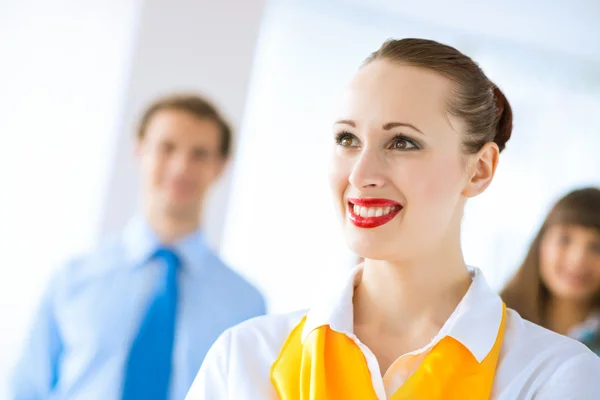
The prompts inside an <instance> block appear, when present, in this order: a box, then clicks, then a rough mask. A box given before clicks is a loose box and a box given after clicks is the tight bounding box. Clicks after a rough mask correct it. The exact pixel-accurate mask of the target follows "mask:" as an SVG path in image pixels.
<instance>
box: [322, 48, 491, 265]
mask: <svg viewBox="0 0 600 400" xmlns="http://www.w3.org/2000/svg"><path fill="white" fill-rule="evenodd" d="M451 91H452V85H451V82H450V81H449V80H448V79H446V78H444V77H443V76H441V75H440V74H437V73H435V72H433V71H430V70H427V69H424V68H418V67H412V66H406V65H402V64H398V63H392V62H389V61H381V60H380V61H375V62H373V63H371V64H368V65H367V66H365V67H364V68H362V69H361V70H360V72H359V73H358V74H357V76H356V77H355V78H354V80H353V81H352V83H351V85H350V87H349V90H348V91H347V93H346V96H345V99H344V101H343V102H342V109H341V111H340V114H339V117H338V118H337V120H336V122H335V124H334V126H333V140H334V142H335V150H334V155H333V165H332V173H331V176H330V182H331V186H332V189H333V193H334V195H335V199H336V203H337V208H338V211H339V213H340V214H341V217H342V221H343V222H342V223H343V228H344V231H345V235H346V238H347V241H348V244H349V246H350V247H351V249H352V250H353V251H354V252H356V253H357V254H359V255H361V256H363V257H366V258H371V259H379V260H402V259H406V258H410V257H414V256H415V255H416V254H417V253H419V252H427V251H431V250H439V245H440V242H441V241H442V239H444V238H447V237H448V235H454V236H455V237H458V234H459V230H460V219H461V216H462V209H463V205H464V196H470V195H475V194H477V193H479V192H480V191H482V190H483V189H484V188H485V187H486V186H487V184H488V183H489V181H490V180H491V177H492V175H493V172H494V169H495V165H496V163H497V154H498V152H497V147H494V146H495V145H493V146H488V145H486V146H485V148H484V149H482V151H480V153H478V154H475V155H472V156H468V157H467V156H466V155H464V153H463V152H462V150H461V141H462V137H461V135H462V133H461V132H463V129H464V126H463V122H462V121H461V120H460V119H458V118H455V117H453V116H451V115H450V114H449V113H447V112H446V106H447V100H448V96H449V95H450V94H451ZM490 148H491V150H490ZM482 160H483V161H482ZM486 160H487V161H489V162H488V163H487V164H486V162H487V161H486ZM486 165H487V167H488V168H487V169H486ZM486 171H487V172H486ZM467 192H468V193H467Z"/></svg>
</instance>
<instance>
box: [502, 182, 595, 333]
mask: <svg viewBox="0 0 600 400" xmlns="http://www.w3.org/2000/svg"><path fill="white" fill-rule="evenodd" d="M554 225H576V226H582V227H586V228H593V229H596V231H598V233H600V189H598V188H593V187H589V188H584V189H579V190H575V191H573V192H570V193H569V194H567V195H566V196H564V197H562V198H561V199H560V200H558V202H557V203H556V204H555V205H554V207H552V209H551V210H550V212H549V213H548V215H547V216H546V220H545V221H544V223H543V224H542V226H541V228H540V230H539V232H538V234H537V235H536V236H535V239H533V242H532V244H531V247H530V248H529V251H528V252H527V255H526V256H525V260H524V261H523V264H521V267H520V268H519V269H518V270H517V273H516V274H515V276H514V277H513V278H512V280H511V281H510V282H509V283H508V285H507V286H506V287H505V289H504V290H503V291H502V293H501V296H502V299H503V300H504V302H505V303H506V305H507V307H510V308H512V309H514V310H516V311H517V312H518V313H519V314H521V316H522V317H523V318H525V319H527V320H529V321H532V322H534V323H536V324H540V325H544V313H545V308H546V304H547V302H548V300H549V298H550V292H549V291H548V288H547V287H546V286H545V285H544V283H543V281H542V279H541V277H540V244H541V241H542V239H543V237H544V234H545V233H546V232H547V231H548V228H550V227H551V226H554ZM596 305H597V306H598V307H600V296H599V297H598V298H597V304H596Z"/></svg>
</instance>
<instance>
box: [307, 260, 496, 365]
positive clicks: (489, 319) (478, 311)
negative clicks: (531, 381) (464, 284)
mask: <svg viewBox="0 0 600 400" xmlns="http://www.w3.org/2000/svg"><path fill="white" fill-rule="evenodd" d="M469 271H470V273H471V276H472V278H473V282H472V283H471V286H470V287H469V289H468V291H467V293H466V294H465V296H464V297H463V299H462V300H461V301H460V303H459V305H458V306H457V307H456V309H455V310H454V312H453V313H452V315H451V316H450V318H448V320H447V321H446V323H445V324H444V326H443V327H442V329H441V330H440V332H439V333H438V335H437V336H436V337H435V338H434V339H433V341H432V342H431V343H430V345H429V346H433V345H434V344H436V343H437V342H439V341H440V340H441V339H442V338H443V337H445V336H451V337H453V338H454V339H456V340H458V341H459V342H460V343H462V344H463V345H464V346H465V347H466V348H467V349H469V351H470V352H471V354H473V356H474V357H475V358H476V359H477V361H478V362H482V361H483V360H484V359H485V357H486V356H487V355H488V353H489V352H490V350H491V349H492V347H493V346H494V344H495V342H496V338H497V336H498V330H499V329H500V324H501V322H502V314H503V305H502V300H501V299H500V296H498V294H497V293H495V292H494V291H493V290H492V289H491V288H490V287H489V285H488V283H487V281H486V280H485V277H484V276H483V273H482V272H481V271H480V270H479V269H477V268H469ZM361 277H362V267H360V266H359V267H357V268H356V269H355V270H354V271H352V273H351V274H350V277H349V279H347V280H346V281H344V282H343V284H342V285H341V287H339V288H337V290H333V291H331V292H330V293H329V294H328V295H327V296H326V297H325V300H324V301H322V302H320V303H318V306H316V307H313V308H311V309H310V311H309V312H308V315H307V317H306V323H305V325H304V330H303V332H302V340H304V339H306V336H308V334H309V333H310V332H311V331H313V330H314V329H316V328H318V327H320V326H323V325H329V327H330V328H331V329H333V330H335V331H337V332H340V333H344V334H346V335H348V336H350V337H354V310H353V302H352V299H353V296H354V288H355V287H356V285H357V284H358V283H359V282H360V279H361ZM429 346H428V347H429Z"/></svg>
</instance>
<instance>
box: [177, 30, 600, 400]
mask: <svg viewBox="0 0 600 400" xmlns="http://www.w3.org/2000/svg"><path fill="white" fill-rule="evenodd" d="M511 129H512V113H511V108H510V106H509V103H508V101H507V100H506V98H505V97H504V95H503V94H502V92H501V91H500V90H499V89H498V88H497V87H496V86H495V85H494V84H493V83H491V82H490V81H489V79H488V78H487V77H486V76H485V75H484V73H483V72H482V71H481V70H480V69H479V67H478V66H477V65H476V64H475V63H474V62H473V61H472V60H471V59H470V58H468V57H466V56H465V55H463V54H461V53H460V52H458V51H457V50H456V49H454V48H451V47H448V46H445V45H442V44H439V43H436V42H433V41H429V40H422V39H404V40H391V41H387V42H386V43H384V44H383V46H382V47H381V48H380V49H379V50H378V51H376V52H375V53H373V54H372V55H371V56H370V57H369V58H367V60H366V61H365V63H364V65H363V66H362V67H361V68H360V70H359V71H358V73H357V74H356V76H355V78H354V79H353V80H352V82H351V84H350V85H349V88H348V91H347V93H346V97H345V100H344V101H343V102H342V107H341V110H340V114H339V116H338V118H336V120H335V123H334V125H333V135H332V142H333V144H334V150H333V164H332V165H333V168H332V173H331V175H330V181H331V186H332V189H333V194H334V200H335V204H336V206H337V209H338V211H339V214H340V217H341V218H340V219H341V223H342V226H343V229H344V233H345V236H346V239H347V242H348V244H349V246H350V247H351V249H352V250H353V251H354V252H355V253H356V254H358V255H360V256H362V257H364V258H365V261H364V263H363V264H362V266H359V267H358V268H357V269H356V270H355V271H354V272H353V273H352V275H351V276H350V277H349V279H348V280H347V281H346V282H343V284H342V285H340V287H339V288H335V287H332V288H331V290H330V291H329V293H327V294H326V295H325V296H324V298H323V300H322V301H320V302H318V303H317V304H316V305H315V307H313V308H311V309H310V311H308V313H306V312H297V313H291V314H286V315H272V316H266V317H264V318H258V319H254V320H251V321H248V322H246V323H243V324H241V325H238V326H237V327H235V328H233V329H230V330H228V331H227V332H225V333H224V334H223V335H222V336H221V338H220V339H219V340H218V341H217V342H216V343H215V344H214V346H213V348H212V349H211V350H210V352H209V354H208V355H207V358H206V359H205V362H204V364H203V366H202V368H201V369H200V372H199V374H198V377H197V378H196V381H195V383H194V385H193V386H192V389H191V391H190V393H189V394H188V399H190V400H194V399H211V400H212V399H236V400H242V399H282V400H292V399H293V400H300V399H302V400H322V399H340V400H347V399H360V400H371V399H373V400H374V399H394V400H398V399H427V400H431V399H462V400H464V399H485V398H490V397H491V398H494V399H502V400H509V399H510V400H514V399H529V398H534V397H535V398H536V399H548V398H553V399H557V398H560V399H573V398H576V399H592V398H597V397H596V396H597V393H600V379H597V378H598V376H600V359H598V358H597V357H596V356H595V355H594V354H593V353H592V352H590V351H589V350H588V349H587V348H586V347H585V346H583V345H581V344H580V343H578V342H576V341H574V340H571V339H568V338H565V337H562V336H559V335H557V334H555V333H552V332H549V331H547V330H544V329H542V328H540V327H538V326H536V325H533V324H532V323H529V322H526V321H524V320H522V319H521V318H520V317H519V316H518V314H516V313H515V312H513V311H510V310H507V309H505V307H504V305H503V303H502V301H501V299H500V297H499V296H498V295H497V294H495V293H494V292H493V291H492V290H491V289H490V288H489V287H488V285H487V284H486V282H485V279H484V277H483V275H482V273H481V272H480V271H479V270H477V269H471V270H469V269H468V268H467V267H466V266H465V262H464V260H463V256H462V253H461V247H460V222H461V218H462V214H463V208H464V205H465V201H466V200H467V199H468V198H471V197H474V196H477V195H478V194H480V193H481V192H483V191H484V190H485V189H486V188H487V187H488V185H489V184H490V183H491V181H492V178H493V176H494V172H495V171H496V166H497V164H498V155H499V153H500V151H501V150H502V149H504V146H505V143H506V142H507V140H508V139H509V138H510V135H511ZM315 279H317V277H315ZM307 290H310V288H307Z"/></svg>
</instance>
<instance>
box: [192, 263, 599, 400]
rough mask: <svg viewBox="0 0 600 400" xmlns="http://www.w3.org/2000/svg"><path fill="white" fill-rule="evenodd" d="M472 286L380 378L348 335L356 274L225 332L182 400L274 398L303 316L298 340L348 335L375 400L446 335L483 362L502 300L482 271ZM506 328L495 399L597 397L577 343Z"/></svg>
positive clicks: (586, 354)
mask: <svg viewBox="0 0 600 400" xmlns="http://www.w3.org/2000/svg"><path fill="white" fill-rule="evenodd" d="M471 273H472V276H473V283H472V284H471V286H470V288H469V290H468V291H467V293H466V295H465V296H464V298H463V299H462V300H461V302H460V304H459V305H458V306H457V308H456V309H455V310H454V312H453V314H452V315H451V316H450V318H449V319H448V321H446V323H445V324H444V326H443V327H442V329H441V330H440V332H439V333H438V335H437V336H436V337H435V338H433V340H432V341H431V342H430V343H429V344H428V345H427V346H425V347H424V348H422V349H419V350H416V351H413V352H411V353H408V354H405V355H402V356H401V357H399V358H398V359H397V360H396V361H395V362H394V363H393V364H392V365H391V366H390V368H389V369H388V370H387V371H386V372H385V374H384V375H383V377H382V375H381V372H380V371H379V364H378V362H377V359H376V358H375V356H374V355H373V353H372V352H371V351H370V350H369V348H367V347H366V346H365V345H364V344H362V343H361V342H360V340H358V338H357V337H356V336H355V335H354V334H353V326H354V322H353V304H352V297H353V294H354V287H355V286H356V284H357V283H358V282H359V281H360V278H361V276H362V270H361V269H360V268H359V269H357V270H355V271H354V272H353V273H352V275H351V278H350V279H348V281H347V282H344V285H343V287H342V288H341V289H340V290H333V291H332V292H331V293H330V294H329V295H328V296H327V297H326V300H324V301H321V302H319V303H318V305H317V306H316V307H313V308H311V309H310V310H309V311H308V314H307V312H306V311H301V312H294V313H290V314H283V315H267V316H263V317H258V318H254V319H252V320H249V321H246V322H243V323H242V324H240V325H238V326H236V327H233V328H231V329H229V330H227V331H226V332H225V333H223V335H222V336H221V337H220V338H219V339H218V340H217V342H216V343H215V344H214V345H213V347H212V349H211V350H210V351H209V353H208V354H207V356H206V359H205V360H204V364H203V365H202V368H201V369H200V371H199V373H198V376H197V377H196V380H195V381H194V384H193V385H192V388H191V389H190V392H189V393H188V395H187V397H186V400H220V399H235V400H265V399H277V394H276V393H275V390H274V388H273V386H272V384H271V380H270V368H271V365H272V364H273V362H274V361H275V360H276V358H277V357H278V355H279V351H280V350H281V348H282V346H283V344H284V342H285V340H286V338H287V337H288V335H289V333H290V332H291V330H292V329H293V328H294V327H295V326H296V325H297V324H298V323H299V322H300V320H301V319H302V317H303V316H304V315H307V320H306V324H305V328H304V332H303V335H304V336H306V335H307V334H308V333H309V332H310V331H312V330H313V329H315V328H317V327H319V326H322V325H325V324H327V325H329V326H330V327H331V328H332V329H334V330H336V331H338V332H341V333H344V334H346V335H347V336H349V337H350V338H352V339H353V340H354V341H355V342H356V343H357V344H358V345H359V347H360V348H361V350H362V352H363V353H364V355H365V358H366V360H367V364H368V367H369V370H370V372H371V376H372V381H373V387H374V388H375V393H376V394H377V398H378V399H379V400H384V399H387V398H388V397H389V396H391V395H392V394H393V393H394V392H395V391H396V390H397V389H398V388H399V387H400V386H402V384H403V383H404V382H405V381H406V379H408V377H409V376H410V375H411V374H412V373H413V372H414V371H415V370H416V368H418V366H419V364H420V363H421V361H422V360H423V358H424V357H425V355H427V354H428V352H429V351H430V350H431V349H432V348H433V346H434V345H435V344H437V343H438V342H439V341H440V340H441V339H442V338H444V337H445V336H451V337H453V338H454V339H456V340H458V341H460V342H461V343H462V344H463V345H464V346H465V347H466V348H468V349H469V350H470V351H471V353H472V354H473V355H474V356H475V358H477V360H479V361H482V360H483V359H484V358H485V357H486V356H487V354H488V353H489V352H490V350H491V349H492V346H493V345H494V342H495V340H496V336H497V333H498V328H499V326H500V322H501V320H502V301H501V299H500V297H499V296H498V295H497V294H496V293H495V292H494V291H492V290H491V289H490V287H489V286H488V284H487V282H486V280H485V278H484V277H483V274H482V273H481V272H480V271H479V270H477V269H473V270H472V271H471ZM507 311H508V312H507V320H506V331H505V336H504V342H503V346H502V350H501V354H500V358H499V360H498V366H497V370H496V376H495V380H494V387H493V390H492V396H491V398H492V399H496V400H516V399H519V400H520V399H540V400H544V399H560V400H568V399H573V400H598V399H600V358H599V357H597V356H596V355H595V354H594V353H592V352H591V351H590V350H588V349H587V347H585V346H584V345H582V344H581V343H579V342H577V341H575V340H572V339H569V338H567V337H564V336H561V335H558V334H555V333H553V332H551V331H549V330H546V329H544V328H542V327H540V326H537V325H534V324H532V323H530V322H528V321H525V320H524V319H522V318H521V317H520V316H519V314H517V313H516V312H515V311H513V310H507Z"/></svg>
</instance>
